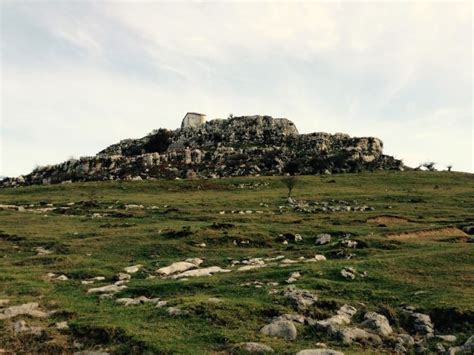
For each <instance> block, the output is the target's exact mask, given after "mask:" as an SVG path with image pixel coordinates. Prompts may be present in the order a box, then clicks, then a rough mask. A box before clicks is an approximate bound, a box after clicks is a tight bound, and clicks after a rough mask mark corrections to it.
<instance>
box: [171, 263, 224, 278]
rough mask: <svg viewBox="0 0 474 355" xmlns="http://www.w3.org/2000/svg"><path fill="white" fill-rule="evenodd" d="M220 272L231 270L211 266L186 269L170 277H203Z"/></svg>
mask: <svg viewBox="0 0 474 355" xmlns="http://www.w3.org/2000/svg"><path fill="white" fill-rule="evenodd" d="M221 272H231V270H227V269H222V268H221V267H219V266H211V267H207V268H204V269H196V270H188V271H185V272H182V273H180V274H177V275H172V276H170V278H172V279H182V278H186V277H203V276H211V275H213V274H216V273H221Z"/></svg>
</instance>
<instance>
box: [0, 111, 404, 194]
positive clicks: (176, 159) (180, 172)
mask: <svg viewBox="0 0 474 355" xmlns="http://www.w3.org/2000/svg"><path fill="white" fill-rule="evenodd" d="M382 149H383V144H382V142H381V141H380V139H378V138H374V137H363V138H355V137H350V136H349V135H347V134H341V133H337V134H334V135H331V134H328V133H311V134H299V133H298V130H297V129H296V127H295V125H294V124H293V122H291V121H289V120H287V119H285V118H272V117H270V116H243V117H231V118H229V119H216V120H211V121H208V122H205V123H203V124H202V125H198V126H196V127H183V128H180V129H176V130H174V131H171V130H167V129H159V130H155V131H153V132H151V133H150V134H149V135H147V136H146V137H144V138H141V139H127V140H123V141H121V142H120V143H117V144H114V145H112V146H110V147H108V148H106V149H104V150H102V151H101V152H99V153H98V154H97V155H96V156H92V157H82V158H80V159H70V160H68V161H65V162H63V163H60V164H57V165H49V166H43V167H38V168H36V169H35V170H33V172H31V173H30V174H28V175H25V176H20V177H17V178H6V179H4V180H2V181H1V182H0V186H5V187H6V186H21V185H31V184H53V183H66V182H74V181H90V180H94V181H100V180H119V179H123V180H143V179H153V178H188V179H193V178H197V177H201V178H216V177H226V176H244V175H279V174H283V173H285V172H291V173H295V174H314V173H333V172H334V173H339V172H349V171H351V172H352V171H358V170H366V169H395V170H399V169H403V168H404V166H403V164H402V162H401V161H400V160H397V159H395V158H393V157H391V156H387V155H384V154H383V152H382Z"/></svg>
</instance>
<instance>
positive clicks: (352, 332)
mask: <svg viewBox="0 0 474 355" xmlns="http://www.w3.org/2000/svg"><path fill="white" fill-rule="evenodd" d="M337 336H338V338H340V339H341V340H342V342H343V343H344V344H346V345H350V344H352V343H354V342H357V343H362V344H368V345H374V346H379V345H382V339H381V338H380V337H379V336H378V335H376V334H372V333H369V332H367V331H366V330H364V329H360V328H356V327H348V328H344V329H341V330H339V331H338V333H337Z"/></svg>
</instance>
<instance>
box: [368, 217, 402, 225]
mask: <svg viewBox="0 0 474 355" xmlns="http://www.w3.org/2000/svg"><path fill="white" fill-rule="evenodd" d="M367 223H370V224H383V225H386V226H394V225H399V224H407V223H411V221H410V220H408V219H406V218H404V217H398V216H377V217H371V218H369V219H368V220H367Z"/></svg>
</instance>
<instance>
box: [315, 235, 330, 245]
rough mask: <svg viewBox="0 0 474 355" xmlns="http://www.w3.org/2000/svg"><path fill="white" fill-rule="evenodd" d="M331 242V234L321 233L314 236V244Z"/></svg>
mask: <svg viewBox="0 0 474 355" xmlns="http://www.w3.org/2000/svg"><path fill="white" fill-rule="evenodd" d="M330 242H331V234H328V233H322V234H318V235H317V236H316V242H315V244H316V245H324V244H328V243H330Z"/></svg>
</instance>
